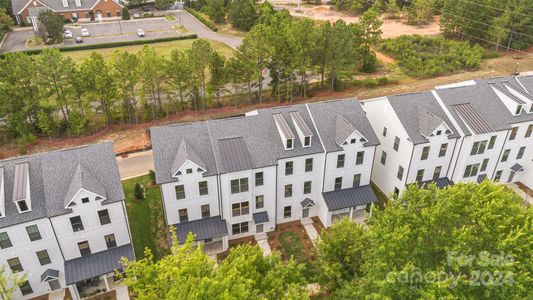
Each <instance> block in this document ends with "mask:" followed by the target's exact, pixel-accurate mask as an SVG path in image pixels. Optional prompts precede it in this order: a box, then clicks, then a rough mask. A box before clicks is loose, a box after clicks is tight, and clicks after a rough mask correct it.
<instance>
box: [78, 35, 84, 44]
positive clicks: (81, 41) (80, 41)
mask: <svg viewBox="0 0 533 300" xmlns="http://www.w3.org/2000/svg"><path fill="white" fill-rule="evenodd" d="M76 43H78V44H80V43H83V39H82V38H81V36H77V37H76Z"/></svg>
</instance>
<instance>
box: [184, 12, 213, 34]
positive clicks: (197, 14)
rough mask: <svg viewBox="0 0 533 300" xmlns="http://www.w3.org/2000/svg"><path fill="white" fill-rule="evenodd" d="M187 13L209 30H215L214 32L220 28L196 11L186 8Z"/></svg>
mask: <svg viewBox="0 0 533 300" xmlns="http://www.w3.org/2000/svg"><path fill="white" fill-rule="evenodd" d="M185 10H186V11H188V12H189V13H190V14H191V15H193V16H194V17H195V18H197V19H198V20H200V22H202V23H204V25H205V26H207V27H209V29H211V30H213V31H218V28H217V26H216V25H215V23H213V22H211V21H209V20H208V19H206V18H205V17H204V16H202V15H201V14H199V13H198V12H197V11H196V10H194V9H191V8H188V7H186V8H185Z"/></svg>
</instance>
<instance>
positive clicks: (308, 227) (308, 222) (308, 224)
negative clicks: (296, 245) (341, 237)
mask: <svg viewBox="0 0 533 300" xmlns="http://www.w3.org/2000/svg"><path fill="white" fill-rule="evenodd" d="M300 222H301V223H302V225H303V226H304V228H305V231H306V232H307V235H308V236H309V238H310V239H311V242H313V245H315V246H316V241H317V240H318V239H320V235H319V234H318V232H317V231H316V228H315V226H314V225H313V220H312V219H311V218H306V219H302V220H300Z"/></svg>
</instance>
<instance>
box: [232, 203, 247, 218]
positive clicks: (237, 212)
mask: <svg viewBox="0 0 533 300" xmlns="http://www.w3.org/2000/svg"><path fill="white" fill-rule="evenodd" d="M231 212H232V216H233V217H238V216H244V215H247V214H249V213H250V204H249V203H248V201H246V202H240V203H233V204H232V205H231Z"/></svg>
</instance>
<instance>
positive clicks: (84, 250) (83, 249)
mask: <svg viewBox="0 0 533 300" xmlns="http://www.w3.org/2000/svg"><path fill="white" fill-rule="evenodd" d="M78 249H80V254H81V256H87V255H91V247H89V242H87V241H84V242H80V243H78Z"/></svg>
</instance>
